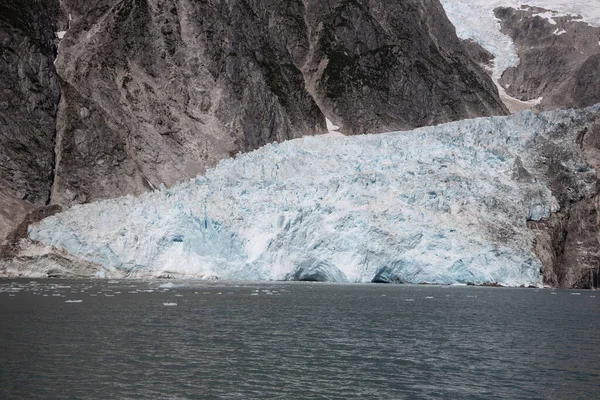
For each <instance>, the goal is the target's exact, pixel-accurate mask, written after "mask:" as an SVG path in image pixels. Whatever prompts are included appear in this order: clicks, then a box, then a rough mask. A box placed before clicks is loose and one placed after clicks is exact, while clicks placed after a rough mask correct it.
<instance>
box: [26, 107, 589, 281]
mask: <svg viewBox="0 0 600 400" xmlns="http://www.w3.org/2000/svg"><path fill="white" fill-rule="evenodd" d="M599 109H600V107H598V106H596V107H594V108H590V109H587V110H583V111H555V112H550V113H545V114H538V113H533V112H523V113H521V114H517V115H514V116H510V117H494V118H479V119H474V120H467V121H461V122H455V123H449V124H444V125H440V126H436V127H427V128H421V129H417V130H414V131H409V132H396V133H387V134H379V135H364V136H354V137H346V136H341V135H325V136H316V137H306V138H303V139H297V140H292V141H288V142H285V143H281V144H271V145H267V146H265V147H263V148H261V149H259V150H256V151H254V152H252V153H248V154H243V155H239V156H238V157H237V158H236V159H227V160H224V161H222V162H221V163H220V164H219V165H218V166H217V167H216V168H214V169H212V170H209V171H208V172H207V173H206V175H205V176H201V177H198V178H196V179H194V180H191V181H189V182H186V183H183V184H181V185H179V186H177V187H173V188H171V189H163V190H161V191H155V192H153V193H147V194H145V195H142V196H140V197H137V198H135V197H131V196H130V197H124V198H119V199H114V200H107V201H100V202H97V203H92V204H87V205H81V206H76V207H73V208H72V209H70V210H68V211H66V212H64V213H61V214H57V215H55V216H53V217H50V218H47V219H45V220H43V221H42V222H41V223H39V224H37V225H33V226H31V227H30V231H29V233H30V237H31V238H32V239H34V240H37V241H40V242H42V243H43V244H45V245H51V246H56V247H58V248H61V249H64V250H66V251H68V252H70V253H72V254H73V255H76V256H78V257H80V258H83V259H86V260H89V261H93V262H96V263H98V264H101V265H102V266H103V267H104V268H105V269H107V270H114V269H118V270H121V271H123V272H125V273H127V274H128V276H131V277H151V276H158V275H164V274H170V275H172V276H178V277H208V276H216V277H219V278H223V279H239V280H271V279H272V280H288V279H302V280H319V281H321V280H323V281H336V282H370V281H382V282H387V281H401V282H410V283H421V282H430V283H443V284H452V283H476V284H477V283H484V282H497V283H500V284H504V285H510V286H517V285H529V284H534V285H535V284H540V272H539V271H540V266H541V264H540V261H539V260H538V259H537V258H536V256H535V254H534V253H533V251H532V246H533V235H532V233H531V232H530V231H529V230H528V229H527V226H526V221H527V220H540V219H542V218H547V217H549V216H550V214H551V213H552V212H554V211H556V210H558V208H559V205H558V203H557V201H556V199H555V198H554V197H553V195H552V193H551V190H550V188H549V183H548V181H547V178H546V175H545V174H546V172H547V171H546V169H545V168H547V167H546V166H545V165H546V164H545V163H544V162H540V159H541V158H542V157H543V156H544V155H543V154H542V153H543V152H542V149H543V148H545V147H544V146H547V145H548V144H549V143H551V144H553V145H555V146H559V147H560V148H562V149H564V153H565V154H568V155H569V157H570V159H568V160H563V162H564V163H566V164H567V165H572V170H573V174H582V175H585V174H594V171H593V170H590V169H584V168H578V167H577V166H579V165H581V164H582V163H583V164H585V160H584V159H583V158H582V155H581V154H580V152H579V150H578V147H577V145H576V135H577V132H576V130H575V129H571V130H569V129H565V126H567V127H568V126H570V125H573V124H577V121H580V120H582V119H584V118H585V117H587V116H589V115H591V114H592V113H594V112H598V110H599ZM520 171H521V172H522V171H526V173H525V175H526V176H527V178H526V179H524V178H523V173H521V172H520ZM578 171H583V172H578Z"/></svg>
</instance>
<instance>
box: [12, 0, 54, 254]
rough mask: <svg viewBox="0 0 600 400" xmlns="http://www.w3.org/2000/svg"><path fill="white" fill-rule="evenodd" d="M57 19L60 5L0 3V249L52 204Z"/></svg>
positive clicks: (50, 1)
mask: <svg viewBox="0 0 600 400" xmlns="http://www.w3.org/2000/svg"><path fill="white" fill-rule="evenodd" d="M57 15H58V0H23V1H19V2H15V1H10V0H0V244H1V243H2V241H3V240H4V237H5V236H6V234H7V233H8V232H9V231H10V230H12V229H13V228H14V227H15V226H16V225H18V224H19V223H20V221H21V220H22V218H23V217H24V215H25V214H27V213H28V212H29V211H31V210H32V209H33V208H34V207H36V206H43V205H44V204H46V203H47V202H48V201H49V198H50V187H51V184H52V179H53V165H54V137H55V125H56V112H57V104H58V99H59V96H60V88H59V83H58V78H57V75H56V71H55V69H54V64H53V61H54V57H55V53H56V45H55V41H54V39H55V37H54V27H55V24H56V19H57Z"/></svg>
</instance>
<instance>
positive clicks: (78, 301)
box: [65, 300, 83, 303]
mask: <svg viewBox="0 0 600 400" xmlns="http://www.w3.org/2000/svg"><path fill="white" fill-rule="evenodd" d="M82 302H83V300H65V303H82Z"/></svg>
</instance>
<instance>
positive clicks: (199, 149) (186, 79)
mask: <svg viewBox="0 0 600 400" xmlns="http://www.w3.org/2000/svg"><path fill="white" fill-rule="evenodd" d="M63 6H64V7H65V8H66V10H67V12H66V13H68V14H71V17H72V21H71V28H70V29H69V31H68V33H67V35H66V36H65V38H64V40H63V41H62V42H61V45H60V52H59V57H58V60H57V68H58V70H59V73H60V75H61V78H62V79H63V80H64V81H65V85H64V86H65V93H64V97H63V102H62V103H61V109H60V114H59V125H58V137H59V157H58V165H57V179H56V183H55V186H54V188H53V197H52V201H53V202H55V203H60V204H65V205H69V204H72V203H80V202H84V201H91V200H96V199H100V198H109V197H116V196H119V195H123V194H128V193H133V194H138V193H141V192H143V191H145V190H147V189H148V188H152V187H155V188H157V187H159V186H160V184H162V183H164V184H166V185H167V186H171V185H174V184H176V183H179V182H181V181H182V180H184V179H186V178H190V177H193V176H196V175H197V174H199V173H202V172H204V171H205V169H206V168H208V167H212V166H214V165H215V164H216V163H217V162H218V161H219V160H221V159H223V158H226V157H229V156H231V155H234V154H236V153H237V152H239V151H248V150H252V149H255V148H258V147H260V146H262V145H264V144H266V143H270V142H273V141H283V140H287V139H292V138H297V137H301V136H303V135H307V134H317V133H323V132H325V131H326V127H325V118H324V116H323V114H322V113H321V112H320V110H319V108H318V107H317V105H316V104H315V102H314V100H313V99H312V97H311V96H310V95H309V94H308V93H307V92H306V91H305V89H304V80H303V77H302V73H301V72H300V70H299V69H298V68H297V67H295V65H294V63H293V60H292V57H291V55H290V53H289V52H288V51H287V50H286V48H285V43H284V42H283V41H279V40H276V39H277V38H275V37H273V36H272V34H271V32H269V21H268V13H267V9H266V8H264V7H263V11H262V12H261V13H260V14H257V13H256V12H255V11H254V10H252V9H251V8H249V7H250V6H249V5H247V4H246V3H245V2H237V1H236V2H231V4H228V3H227V2H216V3H203V2H187V1H177V2H176V1H170V0H169V1H134V0H124V1H100V2H96V3H92V4H90V3H89V2H87V1H86V2H81V1H65V2H64V3H63ZM284 28H285V29H287V27H282V29H284Z"/></svg>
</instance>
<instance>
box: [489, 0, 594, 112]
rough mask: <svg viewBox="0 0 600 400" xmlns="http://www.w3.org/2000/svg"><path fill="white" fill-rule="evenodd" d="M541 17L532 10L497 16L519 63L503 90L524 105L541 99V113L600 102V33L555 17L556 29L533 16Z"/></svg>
mask: <svg viewBox="0 0 600 400" xmlns="http://www.w3.org/2000/svg"><path fill="white" fill-rule="evenodd" d="M543 11H546V10H544V9H541V8H536V7H528V6H523V7H522V8H521V9H518V10H517V9H514V8H506V7H501V8H497V9H496V10H494V12H495V15H496V16H497V17H498V18H499V19H500V20H501V27H502V32H503V33H505V34H507V35H508V36H510V37H511V38H512V39H513V41H514V42H515V45H516V49H517V54H518V56H519V59H520V63H519V65H518V66H517V67H513V68H509V69H507V70H506V71H505V72H504V74H503V75H502V81H501V84H502V86H503V87H505V88H506V91H507V93H508V94H509V95H511V96H513V97H515V98H518V99H520V100H532V99H537V98H539V97H543V100H542V102H541V103H540V104H539V105H538V106H537V107H536V108H537V109H540V110H551V109H556V108H563V107H573V108H582V107H586V106H589V105H593V104H596V103H598V102H600V64H599V60H600V46H599V45H598V43H599V42H598V39H599V38H600V28H596V27H592V26H589V25H588V24H586V23H584V22H581V21H578V20H577V19H574V18H573V17H555V18H553V20H554V21H555V22H556V24H552V23H550V22H549V21H548V20H547V19H544V18H542V17H540V16H534V14H535V13H536V12H543Z"/></svg>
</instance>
